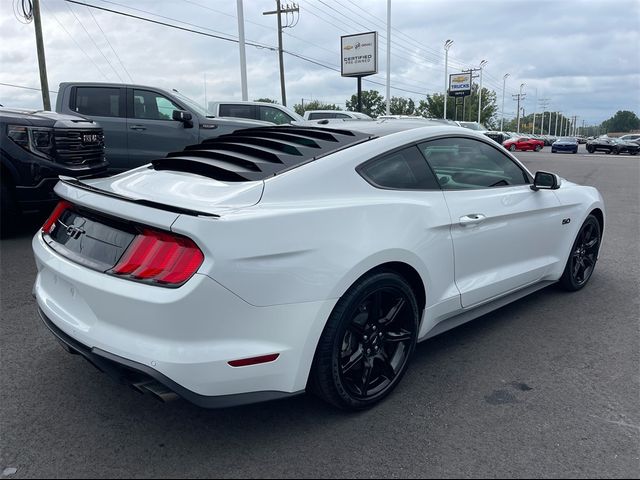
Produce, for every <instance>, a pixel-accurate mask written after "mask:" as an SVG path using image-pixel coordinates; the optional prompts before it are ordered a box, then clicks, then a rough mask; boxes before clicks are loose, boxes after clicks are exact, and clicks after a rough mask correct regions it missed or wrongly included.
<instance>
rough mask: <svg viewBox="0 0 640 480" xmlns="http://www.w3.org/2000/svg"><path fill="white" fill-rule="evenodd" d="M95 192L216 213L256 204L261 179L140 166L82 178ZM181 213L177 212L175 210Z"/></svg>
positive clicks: (160, 205)
mask: <svg viewBox="0 0 640 480" xmlns="http://www.w3.org/2000/svg"><path fill="white" fill-rule="evenodd" d="M82 183H83V184H84V185H86V186H88V187H90V188H91V189H92V190H93V191H95V192H100V191H101V192H104V193H106V194H110V195H113V196H117V197H120V198H123V199H130V200H132V201H137V202H140V203H147V204H153V205H154V206H155V207H157V208H160V209H162V207H163V206H166V207H168V208H167V209H169V210H170V209H171V208H173V209H174V210H172V211H175V208H176V207H177V208H179V209H184V210H190V211H192V212H193V213H195V214H197V213H203V214H208V215H216V216H219V215H220V214H222V213H225V212H229V211H232V210H237V209H241V208H246V207H250V206H253V205H255V204H257V203H258V202H259V201H260V199H261V198H262V192H263V189H264V182H263V181H253V182H224V181H220V180H215V179H213V178H207V177H204V176H201V175H197V174H193V173H188V172H176V171H171V170H154V169H152V168H149V167H141V168H138V169H135V170H131V171H129V172H125V173H122V174H120V175H116V176H113V177H109V178H101V179H94V180H84V181H83V182H82ZM178 213H180V212H178Z"/></svg>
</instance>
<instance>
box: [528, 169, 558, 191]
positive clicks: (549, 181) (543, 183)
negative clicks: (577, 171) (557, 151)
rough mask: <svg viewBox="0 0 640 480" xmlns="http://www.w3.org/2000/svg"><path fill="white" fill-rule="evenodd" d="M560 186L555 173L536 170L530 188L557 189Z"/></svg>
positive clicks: (535, 189) (536, 189)
mask: <svg viewBox="0 0 640 480" xmlns="http://www.w3.org/2000/svg"><path fill="white" fill-rule="evenodd" d="M559 188H560V177H558V175H556V174H555V173H549V172H536V176H535V178H534V179H533V185H531V190H533V191H534V192H537V191H538V190H557V189H559Z"/></svg>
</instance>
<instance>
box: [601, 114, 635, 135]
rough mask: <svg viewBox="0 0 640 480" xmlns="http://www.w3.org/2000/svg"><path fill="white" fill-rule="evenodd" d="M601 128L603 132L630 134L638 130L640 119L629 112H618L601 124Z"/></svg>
mask: <svg viewBox="0 0 640 480" xmlns="http://www.w3.org/2000/svg"><path fill="white" fill-rule="evenodd" d="M601 128H602V130H603V131H604V132H607V133H609V132H620V133H623V132H630V131H631V130H638V129H640V118H638V116H637V115H636V114H635V113H633V112H630V111H629V110H618V112H617V113H616V114H615V115H614V116H613V117H611V118H610V119H609V120H605V121H604V122H602V125H601Z"/></svg>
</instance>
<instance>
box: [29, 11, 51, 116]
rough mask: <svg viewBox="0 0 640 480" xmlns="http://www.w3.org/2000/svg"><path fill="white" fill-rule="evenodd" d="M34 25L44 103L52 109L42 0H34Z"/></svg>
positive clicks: (44, 105)
mask: <svg viewBox="0 0 640 480" xmlns="http://www.w3.org/2000/svg"><path fill="white" fill-rule="evenodd" d="M33 26H34V27H35V29H36V48H37V50H38V67H39V68H40V88H41V89H42V105H43V107H44V109H45V110H47V111H49V110H51V99H50V98H49V80H48V79H47V62H46V60H45V58H44V41H43V40H42V21H41V15H40V0H33Z"/></svg>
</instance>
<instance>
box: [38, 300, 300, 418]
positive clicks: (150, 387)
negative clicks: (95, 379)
mask: <svg viewBox="0 0 640 480" xmlns="http://www.w3.org/2000/svg"><path fill="white" fill-rule="evenodd" d="M38 313H39V314H40V318H41V319H42V321H43V323H44V324H45V326H46V327H47V328H48V329H49V330H50V331H51V333H52V334H53V335H54V336H55V337H56V338H57V339H58V341H59V342H60V344H61V345H62V347H63V348H64V349H65V350H66V351H67V352H69V353H71V354H74V355H81V356H82V357H84V358H85V359H86V360H88V361H89V363H91V364H92V365H93V366H94V367H96V368H97V369H98V370H100V371H101V372H103V373H105V374H107V375H108V376H109V377H111V378H112V379H113V380H115V381H116V382H118V383H122V384H124V385H128V386H130V387H132V388H134V389H135V390H138V391H139V392H141V393H150V394H152V395H154V396H155V397H156V398H158V399H159V400H162V401H165V402H166V401H170V400H174V399H175V398H177V397H180V398H183V399H185V400H187V401H189V402H191V403H193V404H194V405H197V406H199V407H203V408H227V407H237V406H240V405H249V404H252V403H260V402H268V401H272V400H280V399H283V398H288V397H292V396H295V395H298V394H301V393H303V391H301V392H297V393H284V392H252V393H245V394H237V395H222V396H217V397H215V396H210V397H208V396H205V395H199V394H197V393H195V392H192V391H191V390H188V389H186V388H184V387H183V386H181V385H179V384H177V383H176V382H174V381H173V380H171V379H170V378H168V377H166V376H165V375H163V374H161V373H160V372H157V371H155V370H154V369H152V368H149V367H147V366H146V365H142V364H141V363H137V362H133V361H131V360H127V359H126V358H122V357H119V356H117V355H114V354H112V353H109V352H105V351H103V350H100V349H99V348H89V347H87V346H86V345H83V344H81V343H80V342H78V341H77V340H75V339H74V338H72V337H71V336H69V335H67V334H66V333H64V332H63V331H62V330H60V329H59V328H58V327H56V325H55V324H54V323H53V322H52V321H51V320H50V319H49V318H47V316H46V315H45V314H44V312H43V311H42V310H41V309H38Z"/></svg>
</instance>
